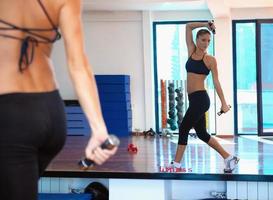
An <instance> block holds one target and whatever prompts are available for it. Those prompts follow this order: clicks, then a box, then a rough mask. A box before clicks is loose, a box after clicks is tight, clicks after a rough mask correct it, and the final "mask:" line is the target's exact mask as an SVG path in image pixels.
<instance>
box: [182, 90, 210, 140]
mask: <svg viewBox="0 0 273 200" xmlns="http://www.w3.org/2000/svg"><path fill="white" fill-rule="evenodd" d="M188 99H189V108H188V110H187V112H186V114H185V116H184V118H183V120H182V123H181V124H180V126H179V139H178V144H179V145H187V143H188V135H189V131H190V130H191V128H194V129H195V131H196V134H197V136H198V137H199V138H200V139H201V140H202V141H204V142H206V143H208V141H209V140H210V135H209V134H208V132H207V129H206V116H205V113H206V111H207V110H208V109H209V106H210V99H209V96H208V94H207V92H206V91H205V90H201V91H196V92H193V93H191V94H189V95H188Z"/></svg>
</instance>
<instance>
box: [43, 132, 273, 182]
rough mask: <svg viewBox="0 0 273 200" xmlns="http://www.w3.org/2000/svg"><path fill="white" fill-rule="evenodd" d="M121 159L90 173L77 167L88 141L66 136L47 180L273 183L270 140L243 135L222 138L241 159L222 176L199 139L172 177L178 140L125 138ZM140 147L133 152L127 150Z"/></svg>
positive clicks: (214, 157)
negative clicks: (161, 180) (65, 140)
mask: <svg viewBox="0 0 273 200" xmlns="http://www.w3.org/2000/svg"><path fill="white" fill-rule="evenodd" d="M120 139H121V145H120V147H119V150H118V152H117V154H116V155H115V156H114V157H113V158H111V159H110V160H109V161H108V162H107V163H105V164H104V165H102V166H95V167H92V168H90V169H88V170H82V169H80V168H79V167H78V165H77V163H78V161H79V160H80V159H81V158H82V157H83V153H84V147H85V145H86V143H87V141H88V138H87V137H85V136H68V138H67V142H66V145H65V147H64V148H63V150H62V152H61V153H60V154H59V155H58V156H57V157H56V158H55V159H54V160H53V162H52V163H51V164H50V165H49V166H48V168H47V171H46V173H45V175H44V176H50V177H92V178H132V179H143V178H145V179H184V180H236V181H272V180H273V165H272V163H273V148H272V145H273V142H272V140H270V139H271V138H265V139H262V138H258V137H257V136H241V137H234V138H225V139H223V138H218V137H217V140H219V142H220V143H221V144H222V145H223V147H224V148H225V149H226V150H228V151H229V152H230V153H231V154H234V155H237V156H239V157H240V162H239V164H238V167H237V168H236V169H235V170H234V171H233V173H232V174H224V173H223V168H224V163H223V159H222V158H221V157H220V155H219V154H218V153H217V152H215V151H214V150H213V149H211V148H210V147H209V146H208V145H207V144H205V143H203V142H202V141H200V140H199V139H195V138H192V137H189V142H188V143H189V144H188V147H187V150H186V152H185V155H184V158H183V160H182V170H181V171H179V172H172V171H170V170H169V169H168V168H167V167H166V166H167V165H168V163H170V162H171V160H172V159H173V158H174V155H175V151H176V143H177V139H178V138H177V136H174V137H172V138H166V137H159V136H155V137H152V136H147V137H144V136H129V137H122V138H120ZM129 144H133V145H134V146H135V147H137V152H129V151H128V145H129Z"/></svg>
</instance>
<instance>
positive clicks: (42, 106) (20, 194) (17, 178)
mask: <svg viewBox="0 0 273 200" xmlns="http://www.w3.org/2000/svg"><path fill="white" fill-rule="evenodd" d="M65 137H66V120H65V115H64V105H63V101H62V99H61V97H60V95H59V92H58V91H53V92H42V93H11V94H4V95H0V199H5V200H19V199H22V200H37V192H38V180H39V177H40V176H41V175H42V173H43V172H44V170H45V168H46V167H47V165H48V164H49V162H50V161H51V160H52V159H53V158H54V156H55V155H56V154H57V153H58V152H59V151H60V150H61V148H62V147H63V145H64V142H65Z"/></svg>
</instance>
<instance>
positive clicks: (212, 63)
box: [204, 54, 217, 69]
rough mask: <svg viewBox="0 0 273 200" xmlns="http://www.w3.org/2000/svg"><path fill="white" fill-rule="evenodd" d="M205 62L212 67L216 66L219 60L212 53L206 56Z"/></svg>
mask: <svg viewBox="0 0 273 200" xmlns="http://www.w3.org/2000/svg"><path fill="white" fill-rule="evenodd" d="M204 62H205V63H206V65H207V66H208V67H209V68H210V69H212V68H214V67H216V66H217V61H216V58H215V57H214V56H212V55H209V54H206V55H205V57H204Z"/></svg>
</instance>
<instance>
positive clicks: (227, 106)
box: [221, 104, 230, 113]
mask: <svg viewBox="0 0 273 200" xmlns="http://www.w3.org/2000/svg"><path fill="white" fill-rule="evenodd" d="M221 110H222V111H223V112H224V113H226V112H228V111H229V110H230V105H227V104H222V106H221Z"/></svg>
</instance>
